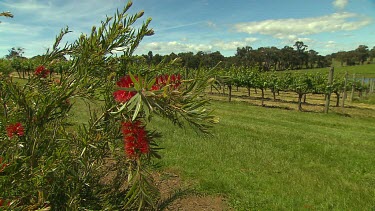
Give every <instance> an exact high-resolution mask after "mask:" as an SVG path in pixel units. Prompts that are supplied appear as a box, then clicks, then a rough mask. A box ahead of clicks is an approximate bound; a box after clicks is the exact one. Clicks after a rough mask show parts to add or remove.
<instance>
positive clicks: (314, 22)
mask: <svg viewBox="0 0 375 211" xmlns="http://www.w3.org/2000/svg"><path fill="white" fill-rule="evenodd" d="M371 22H372V20H371V19H369V18H366V17H362V16H359V15H357V14H354V13H348V12H342V13H334V14H331V15H326V16H321V17H313V18H302V19H293V18H290V19H277V20H264V21H255V22H247V23H238V24H235V25H234V28H235V30H236V31H237V32H244V33H248V34H263V35H271V36H273V37H275V38H278V39H287V40H293V39H295V38H297V37H298V36H306V35H311V34H318V33H322V32H336V31H352V30H356V29H359V28H361V27H364V26H366V25H369V24H370V23H371Z"/></svg>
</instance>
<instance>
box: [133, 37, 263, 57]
mask: <svg viewBox="0 0 375 211" xmlns="http://www.w3.org/2000/svg"><path fill="white" fill-rule="evenodd" d="M257 40H258V38H255V37H248V38H245V39H242V40H232V41H224V40H215V41H211V42H210V43H208V44H203V43H188V42H179V41H170V42H150V43H146V44H141V45H140V46H139V48H138V50H137V53H139V54H144V53H147V52H148V51H154V52H155V53H159V54H170V53H171V52H174V53H180V52H194V53H196V52H198V51H204V52H207V51H220V52H223V51H235V50H236V49H237V47H244V46H247V45H250V44H251V43H254V42H256V41H257Z"/></svg>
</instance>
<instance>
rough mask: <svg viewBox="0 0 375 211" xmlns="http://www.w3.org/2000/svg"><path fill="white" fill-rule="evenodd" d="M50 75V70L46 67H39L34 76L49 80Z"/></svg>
mask: <svg viewBox="0 0 375 211" xmlns="http://www.w3.org/2000/svg"><path fill="white" fill-rule="evenodd" d="M49 73H50V71H49V70H47V69H46V68H45V67H44V66H39V67H37V68H36V69H35V72H34V75H36V76H39V77H42V78H47V76H48V74H49Z"/></svg>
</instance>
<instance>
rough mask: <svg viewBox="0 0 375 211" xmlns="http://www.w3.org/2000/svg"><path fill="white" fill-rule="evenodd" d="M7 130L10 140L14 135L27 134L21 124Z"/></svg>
mask: <svg viewBox="0 0 375 211" xmlns="http://www.w3.org/2000/svg"><path fill="white" fill-rule="evenodd" d="M6 130H7V134H8V137H9V138H12V137H13V135H17V136H23V135H24V133H25V129H24V128H23V126H22V124H21V123H20V122H17V123H15V124H10V125H8V126H7V127H6Z"/></svg>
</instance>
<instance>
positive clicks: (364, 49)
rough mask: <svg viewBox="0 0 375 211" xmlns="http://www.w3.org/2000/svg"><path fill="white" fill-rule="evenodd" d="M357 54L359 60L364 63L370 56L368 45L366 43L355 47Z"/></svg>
mask: <svg viewBox="0 0 375 211" xmlns="http://www.w3.org/2000/svg"><path fill="white" fill-rule="evenodd" d="M355 54H356V57H357V59H358V62H359V63H361V64H363V63H364V62H365V61H366V60H367V59H368V57H369V56H370V53H369V49H368V46H366V45H360V46H358V48H357V49H355Z"/></svg>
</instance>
